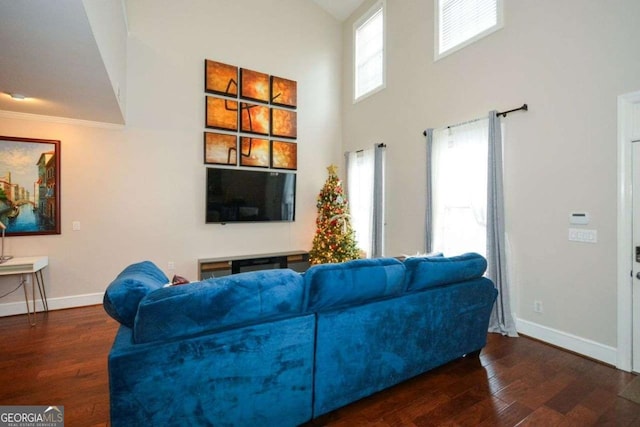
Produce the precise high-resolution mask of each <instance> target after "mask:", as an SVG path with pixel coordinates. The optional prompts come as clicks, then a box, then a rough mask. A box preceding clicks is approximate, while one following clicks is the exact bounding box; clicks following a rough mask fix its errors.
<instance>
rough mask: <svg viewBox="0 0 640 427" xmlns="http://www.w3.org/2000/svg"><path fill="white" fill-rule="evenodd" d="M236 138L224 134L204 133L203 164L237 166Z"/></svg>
mask: <svg viewBox="0 0 640 427" xmlns="http://www.w3.org/2000/svg"><path fill="white" fill-rule="evenodd" d="M237 145H238V137H237V136H236V135H227V134H225V133H215V132H205V133H204V162H205V163H206V164H217V165H233V166H236V165H237V164H238V147H237Z"/></svg>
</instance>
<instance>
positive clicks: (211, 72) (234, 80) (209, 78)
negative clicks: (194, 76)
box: [204, 59, 238, 98]
mask: <svg viewBox="0 0 640 427" xmlns="http://www.w3.org/2000/svg"><path fill="white" fill-rule="evenodd" d="M204 90H205V92H208V93H215V94H218V95H224V96H230V97H233V98H237V97H238V67H236V66H235V65H229V64H225V63H222V62H217V61H212V60H210V59H205V60H204Z"/></svg>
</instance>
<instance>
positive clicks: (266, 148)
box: [240, 136, 271, 168]
mask: <svg viewBox="0 0 640 427" xmlns="http://www.w3.org/2000/svg"><path fill="white" fill-rule="evenodd" d="M270 149H271V147H270V145H269V140H268V139H263V138H253V137H250V136H243V137H240V166H252V167H260V168H268V167H269V164H270V155H269V154H270V153H269V152H270Z"/></svg>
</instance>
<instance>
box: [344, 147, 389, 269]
mask: <svg viewBox="0 0 640 427" xmlns="http://www.w3.org/2000/svg"><path fill="white" fill-rule="evenodd" d="M384 159H385V146H384V144H376V145H375V147H374V148H371V149H368V150H360V151H357V152H348V153H346V163H347V199H348V201H349V211H350V212H349V213H350V214H351V225H352V227H353V230H354V231H355V234H356V242H357V244H358V248H359V249H360V250H362V251H363V252H364V253H365V254H366V257H367V258H376V257H381V256H383V255H384Z"/></svg>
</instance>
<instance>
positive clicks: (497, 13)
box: [434, 0, 503, 60]
mask: <svg viewBox="0 0 640 427" xmlns="http://www.w3.org/2000/svg"><path fill="white" fill-rule="evenodd" d="M502 2H503V0H436V1H435V3H434V4H435V7H436V11H435V15H436V24H435V30H436V34H435V59H436V60H438V59H440V58H442V57H444V56H446V55H449V54H450V53H453V52H455V51H456V50H459V49H462V48H463V47H465V46H467V45H470V44H471V43H473V42H474V41H476V40H478V39H481V38H482V37H484V36H487V35H489V34H491V33H493V32H494V31H497V30H499V29H500V28H502V25H503V13H502V9H503V3H502Z"/></svg>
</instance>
